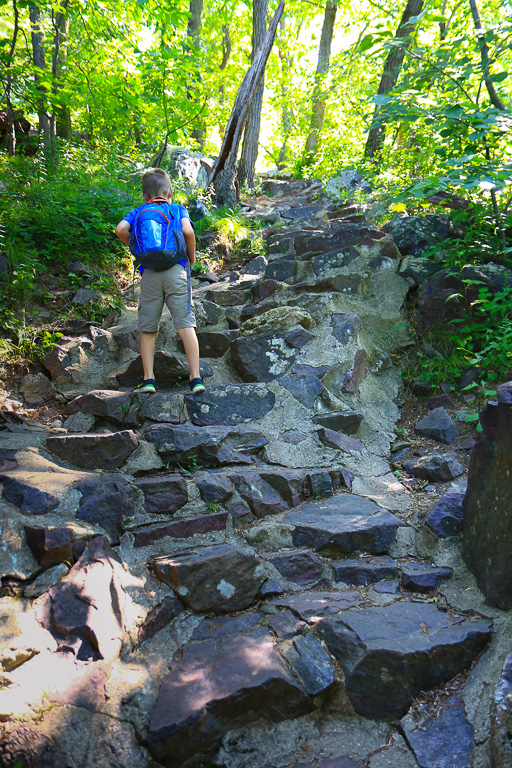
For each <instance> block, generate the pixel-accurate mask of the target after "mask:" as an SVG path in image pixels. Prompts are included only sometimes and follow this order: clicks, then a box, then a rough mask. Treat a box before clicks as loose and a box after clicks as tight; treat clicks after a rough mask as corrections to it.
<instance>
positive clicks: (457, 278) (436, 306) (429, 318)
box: [418, 262, 512, 327]
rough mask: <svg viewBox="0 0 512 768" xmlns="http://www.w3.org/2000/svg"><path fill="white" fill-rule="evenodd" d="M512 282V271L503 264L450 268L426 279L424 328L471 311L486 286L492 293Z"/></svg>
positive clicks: (421, 304)
mask: <svg viewBox="0 0 512 768" xmlns="http://www.w3.org/2000/svg"><path fill="white" fill-rule="evenodd" d="M510 285H512V270H510V269H507V268H506V267H503V266H501V264H493V262H490V263H489V264H479V265H476V266H474V265H467V266H465V267H462V269H460V268H458V267H450V269H443V270H442V271H441V272H437V274H435V275H434V276H433V277H431V278H430V279H429V280H427V281H426V282H425V283H424V284H423V286H422V288H421V292H420V295H419V299H418V318H419V320H420V322H421V324H422V325H423V326H424V327H431V326H436V325H439V324H444V323H446V322H448V321H449V320H453V319H455V318H459V317H463V318H467V315H468V314H469V313H470V311H471V305H472V302H474V301H475V299H476V298H477V297H478V293H479V291H480V290H481V289H482V288H485V289H487V290H488V291H489V293H490V294H491V296H492V295H494V294H496V293H499V292H500V291H503V289H504V288H506V287H507V286H510Z"/></svg>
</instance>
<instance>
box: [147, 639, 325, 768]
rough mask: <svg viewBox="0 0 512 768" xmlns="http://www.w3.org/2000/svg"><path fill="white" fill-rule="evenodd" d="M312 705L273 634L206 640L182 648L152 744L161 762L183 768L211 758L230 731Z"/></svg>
mask: <svg viewBox="0 0 512 768" xmlns="http://www.w3.org/2000/svg"><path fill="white" fill-rule="evenodd" d="M312 709H313V705H312V701H311V699H310V697H309V696H308V695H307V694H306V693H305V691H304V690H303V689H302V688H301V687H300V686H299V685H298V683H297V682H296V680H295V679H294V677H293V675H292V674H291V672H290V671H289V669H288V668H287V666H286V665H285V663H284V662H283V660H282V659H281V657H280V656H279V654H278V653H277V652H276V651H275V649H274V644H273V639H272V635H271V634H270V632H269V631H268V630H266V629H264V628H259V629H255V630H253V631H252V632H248V633H246V634H243V635H239V636H236V635H235V636H230V637H226V638H222V639H218V640H206V641H204V642H201V643H197V644H195V645H192V646H188V647H186V648H185V649H184V650H183V655H182V656H181V658H180V659H179V660H178V661H177V662H176V663H174V664H173V666H172V669H171V672H170V673H169V674H168V675H167V676H166V677H165V678H164V679H163V681H162V685H161V688H160V693H159V695H158V699H157V701H156V703H155V706H154V707H153V711H152V712H151V719H150V723H149V733H148V743H149V747H150V750H151V752H152V754H153V756H154V757H155V759H156V760H157V761H158V762H159V763H163V764H165V766H166V768H181V766H182V765H183V764H184V763H185V761H186V760H187V759H189V758H191V757H192V756H193V755H196V754H205V753H206V754H211V753H212V752H213V750H214V749H215V748H216V747H217V746H218V745H219V743H220V740H221V738H222V736H223V735H224V734H225V733H226V732H227V731H228V730H230V729H231V728H233V727H236V726H238V725H242V724H243V725H246V724H247V723H248V722H250V721H252V720H256V719H258V718H260V717H264V718H266V719H267V720H270V721H272V722H277V721H280V720H285V719H288V718H291V717H298V716H300V715H303V714H306V713H307V712H309V711H311V710H312Z"/></svg>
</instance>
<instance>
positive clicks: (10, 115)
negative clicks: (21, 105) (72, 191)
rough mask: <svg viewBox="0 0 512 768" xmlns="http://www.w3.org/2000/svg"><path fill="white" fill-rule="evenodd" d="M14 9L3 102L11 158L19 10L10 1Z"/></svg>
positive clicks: (13, 139) (14, 119)
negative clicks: (13, 81)
mask: <svg viewBox="0 0 512 768" xmlns="http://www.w3.org/2000/svg"><path fill="white" fill-rule="evenodd" d="M12 6H13V9H14V29H13V32H12V39H11V48H10V51H9V56H10V59H9V63H8V65H7V78H6V84H5V102H6V106H7V125H8V133H7V154H8V155H10V156H11V157H13V156H14V154H15V153H16V118H15V117H14V108H13V106H12V101H11V96H12V62H13V60H14V51H15V50H16V41H17V39H18V29H19V10H18V6H17V3H16V0H12Z"/></svg>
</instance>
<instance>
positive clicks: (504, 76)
mask: <svg viewBox="0 0 512 768" xmlns="http://www.w3.org/2000/svg"><path fill="white" fill-rule="evenodd" d="M507 77H508V72H498V74H497V75H491V76H490V78H489V79H490V80H491V81H492V82H493V83H502V82H503V81H504V80H506V79H507Z"/></svg>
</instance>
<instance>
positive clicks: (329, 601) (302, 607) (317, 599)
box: [270, 590, 363, 623]
mask: <svg viewBox="0 0 512 768" xmlns="http://www.w3.org/2000/svg"><path fill="white" fill-rule="evenodd" d="M362 602H363V601H362V599H361V595H360V594H359V592H353V591H350V590H345V591H343V592H301V593H300V594H298V595H289V596H288V597H277V598H274V600H271V601H270V604H271V605H276V606H278V607H279V608H289V609H290V611H292V613H294V614H295V615H296V616H298V617H299V618H300V619H302V620H303V621H307V622H308V623H315V622H317V621H319V620H320V619H321V618H322V617H323V616H335V615H336V614H338V613H340V611H346V610H347V609H348V608H354V607H355V606H357V605H359V604H361V603H362Z"/></svg>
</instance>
